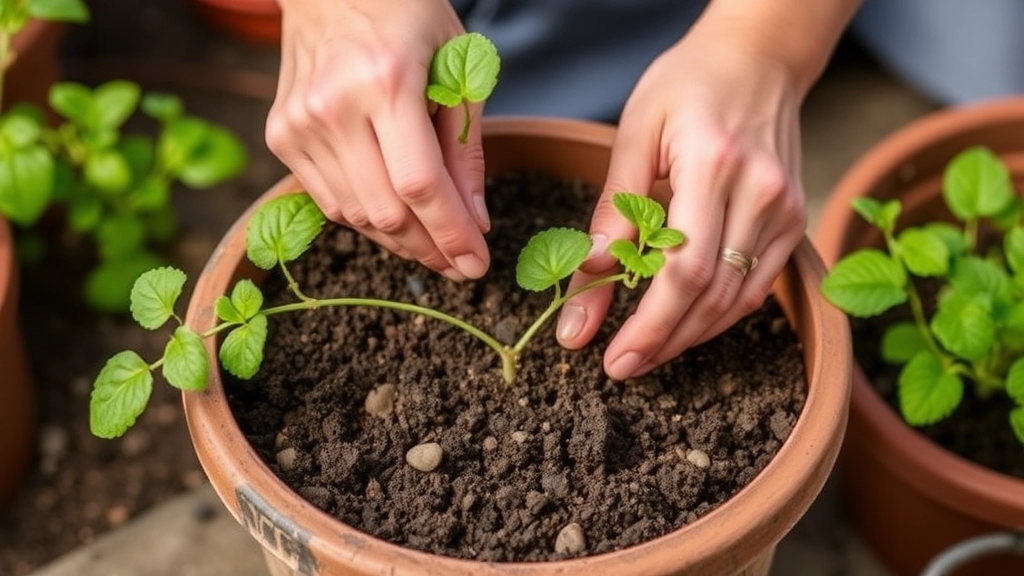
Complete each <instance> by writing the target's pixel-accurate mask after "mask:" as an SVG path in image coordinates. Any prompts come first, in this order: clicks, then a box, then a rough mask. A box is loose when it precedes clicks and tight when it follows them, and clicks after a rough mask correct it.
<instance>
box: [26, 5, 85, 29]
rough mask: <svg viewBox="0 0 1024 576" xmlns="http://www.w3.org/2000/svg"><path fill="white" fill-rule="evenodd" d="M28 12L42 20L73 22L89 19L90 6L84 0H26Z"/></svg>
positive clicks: (77, 22) (82, 21)
mask: <svg viewBox="0 0 1024 576" xmlns="http://www.w3.org/2000/svg"><path fill="white" fill-rule="evenodd" d="M26 7H27V8H28V13H29V14H30V15H32V16H33V17H35V18H39V19H40V20H51V21H54V22H73V23H76V24H83V23H85V22H88V21H89V8H88V7H86V5H85V2H83V1H82V0H26Z"/></svg>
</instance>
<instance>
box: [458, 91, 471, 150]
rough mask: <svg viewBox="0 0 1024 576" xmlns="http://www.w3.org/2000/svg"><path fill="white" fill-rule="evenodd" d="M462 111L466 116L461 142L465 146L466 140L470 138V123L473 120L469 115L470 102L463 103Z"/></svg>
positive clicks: (463, 122) (460, 136) (460, 135)
mask: <svg viewBox="0 0 1024 576" xmlns="http://www.w3.org/2000/svg"><path fill="white" fill-rule="evenodd" d="M462 109H463V111H464V112H465V114H464V119H463V121H462V133H461V134H459V142H461V143H462V144H465V143H466V140H467V139H468V138H469V123H470V121H471V120H472V118H471V116H470V114H469V102H468V101H466V100H463V101H462Z"/></svg>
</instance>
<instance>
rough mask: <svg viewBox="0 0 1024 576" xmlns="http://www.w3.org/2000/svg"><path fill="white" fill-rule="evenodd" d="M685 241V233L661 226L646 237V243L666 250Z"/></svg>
mask: <svg viewBox="0 0 1024 576" xmlns="http://www.w3.org/2000/svg"><path fill="white" fill-rule="evenodd" d="M684 242H686V235H685V234H683V233H682V232H680V231H679V230H676V229H674V228H662V229H660V230H655V231H654V232H653V233H652V234H651V235H650V236H648V237H647V245H648V246H650V247H651V248H658V249H659V250H667V249H669V248H675V247H676V246H681V245H682V244H683V243H684Z"/></svg>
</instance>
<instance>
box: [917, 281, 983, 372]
mask: <svg viewBox="0 0 1024 576" xmlns="http://www.w3.org/2000/svg"><path fill="white" fill-rule="evenodd" d="M930 327H931V330H932V333H933V334H935V338H936V339H938V341H939V343H941V344H942V346H943V347H944V348H945V349H946V350H949V351H950V352H952V353H953V354H956V355H957V356H959V357H961V358H964V359H966V360H970V361H972V362H973V361H978V360H981V359H983V358H985V357H986V356H988V354H989V352H991V351H992V347H993V346H994V345H995V340H996V326H995V322H994V321H993V320H992V300H991V298H990V297H989V296H988V295H987V294H983V293H981V294H969V293H963V292H959V291H956V290H953V291H950V292H949V293H948V294H946V295H945V296H944V297H943V298H942V299H940V301H939V308H938V311H936V313H935V316H934V317H932V321H931V323H930Z"/></svg>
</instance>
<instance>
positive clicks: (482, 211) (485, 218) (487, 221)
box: [473, 194, 491, 232]
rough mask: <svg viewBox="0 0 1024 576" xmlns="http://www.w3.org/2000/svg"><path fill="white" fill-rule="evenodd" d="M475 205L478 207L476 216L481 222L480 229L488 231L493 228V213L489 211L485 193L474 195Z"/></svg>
mask: <svg viewBox="0 0 1024 576" xmlns="http://www.w3.org/2000/svg"><path fill="white" fill-rule="evenodd" d="M473 206H474V207H475V208H476V218H477V221H478V223H479V224H480V231H481V232H487V231H488V230H490V229H491V215H490V214H488V213H487V201H486V200H484V195H483V194H474V195H473Z"/></svg>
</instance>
